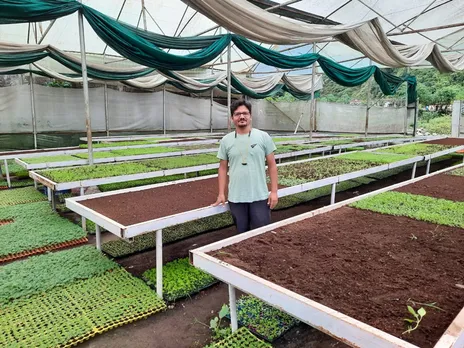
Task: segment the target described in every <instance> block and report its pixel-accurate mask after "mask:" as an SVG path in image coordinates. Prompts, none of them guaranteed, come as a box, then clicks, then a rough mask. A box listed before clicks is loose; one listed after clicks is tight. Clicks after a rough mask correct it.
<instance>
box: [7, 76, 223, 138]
mask: <svg viewBox="0 0 464 348" xmlns="http://www.w3.org/2000/svg"><path fill="white" fill-rule="evenodd" d="M34 92H35V110H36V119H37V131H38V132H39V133H40V132H47V133H48V132H85V130H86V128H85V113H84V97H83V94H82V90H81V89H74V88H54V87H45V86H41V85H34ZM30 95H31V94H30V88H29V86H28V85H18V86H12V87H3V88H0V133H28V132H32V115H31V104H30ZM89 98H90V114H91V119H92V131H94V132H102V131H105V130H106V127H105V125H106V121H105V103H104V88H90V89H89ZM210 103H211V100H210V99H199V98H189V97H185V96H181V95H177V94H172V93H169V92H166V106H165V110H166V111H165V115H166V129H167V130H195V129H209V128H210ZM108 115H109V128H110V130H111V131H151V130H162V129H163V92H155V93H129V92H121V91H117V90H113V89H108ZM227 115H228V113H227V108H226V107H225V106H222V105H220V104H218V103H215V102H214V103H213V128H215V129H218V128H222V129H224V128H227V117H228V116H227Z"/></svg>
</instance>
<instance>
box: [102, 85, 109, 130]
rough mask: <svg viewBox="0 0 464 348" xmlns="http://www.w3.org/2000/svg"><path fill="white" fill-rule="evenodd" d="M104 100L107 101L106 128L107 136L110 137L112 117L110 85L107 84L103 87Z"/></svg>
mask: <svg viewBox="0 0 464 348" xmlns="http://www.w3.org/2000/svg"><path fill="white" fill-rule="evenodd" d="M103 98H104V100H105V128H106V136H107V137H109V136H110V115H109V110H108V85H107V84H106V83H105V84H104V85H103Z"/></svg>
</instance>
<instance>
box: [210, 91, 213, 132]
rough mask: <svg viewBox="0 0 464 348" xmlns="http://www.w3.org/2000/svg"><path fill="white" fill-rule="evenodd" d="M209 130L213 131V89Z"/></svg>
mask: <svg viewBox="0 0 464 348" xmlns="http://www.w3.org/2000/svg"><path fill="white" fill-rule="evenodd" d="M209 131H210V132H211V133H213V89H212V90H211V103H210V105H209Z"/></svg>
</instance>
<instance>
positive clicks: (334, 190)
mask: <svg viewBox="0 0 464 348" xmlns="http://www.w3.org/2000/svg"><path fill="white" fill-rule="evenodd" d="M335 193H337V184H336V183H333V184H332V193H331V194H330V204H331V205H332V204H335Z"/></svg>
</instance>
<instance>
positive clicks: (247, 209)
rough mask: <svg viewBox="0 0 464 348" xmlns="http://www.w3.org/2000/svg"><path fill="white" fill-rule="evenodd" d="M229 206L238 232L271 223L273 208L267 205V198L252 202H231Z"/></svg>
mask: <svg viewBox="0 0 464 348" xmlns="http://www.w3.org/2000/svg"><path fill="white" fill-rule="evenodd" d="M229 208H230V212H231V213H232V218H233V219H234V223H235V226H236V227H237V231H238V233H243V232H247V231H250V230H254V229H255V228H258V227H262V226H266V225H269V224H270V223H271V209H270V208H269V205H267V199H265V200H262V201H256V202H251V203H233V202H229Z"/></svg>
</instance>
